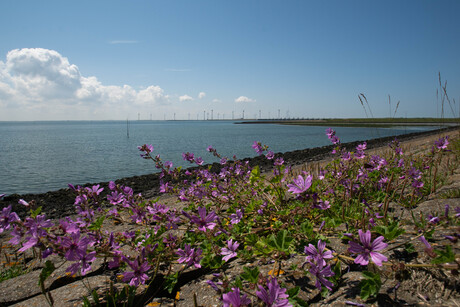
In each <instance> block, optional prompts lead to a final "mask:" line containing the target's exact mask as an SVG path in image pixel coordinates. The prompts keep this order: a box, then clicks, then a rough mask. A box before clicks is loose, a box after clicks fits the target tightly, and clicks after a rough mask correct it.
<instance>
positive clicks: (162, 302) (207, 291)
mask: <svg viewBox="0 0 460 307" xmlns="http://www.w3.org/2000/svg"><path fill="white" fill-rule="evenodd" d="M458 133H459V129H458V128H447V129H442V130H435V131H428V132H420V133H412V134H408V135H402V136H398V137H397V139H398V140H400V141H401V143H402V144H403V145H404V148H405V149H404V150H405V152H406V150H407V152H409V151H414V152H417V151H418V150H422V151H423V150H428V149H429V148H431V146H432V144H433V141H434V140H436V139H437V138H439V136H440V135H446V134H449V135H452V136H453V135H456V136H457V137H458ZM393 139H394V137H388V138H380V139H374V140H368V141H367V144H368V148H369V150H370V151H369V152H370V154H372V152H375V151H380V150H382V149H385V148H387V145H388V143H389V142H390V141H392V140H393ZM361 142H362V141H359V142H353V143H348V144H344V145H345V147H347V148H348V149H350V150H352V149H354V148H355V147H356V145H357V144H359V143H361ZM331 150H332V146H325V147H319V148H311V149H305V150H298V151H294V152H287V153H278V154H276V155H277V156H282V157H283V158H284V159H285V160H286V162H287V163H288V164H290V165H293V166H294V167H295V166H301V165H304V164H305V163H306V162H313V161H318V162H319V163H321V162H323V161H327V159H328V158H330V152H331ZM247 160H249V162H250V164H251V165H259V166H260V168H261V170H262V171H269V170H270V169H271V161H268V160H267V159H265V158H264V157H257V158H252V159H247ZM315 163H316V162H315ZM211 168H212V170H214V171H217V170H218V168H219V165H218V164H215V165H211ZM116 182H117V183H119V184H123V185H128V186H131V187H132V188H133V189H134V191H135V193H142V194H143V195H145V196H147V197H156V196H159V195H160V193H159V178H158V174H151V175H146V176H136V177H130V178H123V179H120V180H117V181H116ZM100 184H101V186H103V187H105V188H106V190H108V189H107V185H108V183H100ZM88 185H92V184H88ZM459 188H460V170H459V169H455V170H452V176H451V177H450V178H449V180H448V182H446V185H445V186H443V187H441V188H440V189H439V191H438V192H437V193H435V194H432V195H430V197H429V198H427V199H426V200H425V201H423V202H422V203H420V204H418V205H417V207H416V208H414V209H413V213H414V214H415V216H419V215H420V216H426V215H427V214H430V213H431V212H433V211H437V212H443V210H444V207H445V205H446V204H448V205H449V206H451V208H454V207H456V206H458V205H459V198H455V195H454V196H452V197H450V198H446V197H444V196H443V195H450V194H448V193H447V194H446V192H448V191H456V190H458V189H459ZM74 197H75V196H74V193H73V191H72V190H70V189H61V190H59V191H53V192H48V193H44V194H28V195H9V196H6V197H4V199H3V200H2V201H1V206H7V205H8V204H12V205H13V206H14V210H15V211H17V212H19V213H21V212H22V214H25V210H24V207H23V206H22V205H19V204H17V201H18V200H19V199H21V198H22V199H25V200H26V201H32V200H35V201H36V202H37V204H39V205H42V206H43V209H44V211H45V212H46V213H47V215H48V216H49V217H51V218H59V217H62V216H65V215H71V214H74V209H73V202H74ZM391 209H392V210H395V212H396V213H395V214H396V215H398V216H403V215H404V214H403V213H402V211H397V210H404V209H402V208H398V207H395V208H391ZM20 210H22V211H20ZM407 217H408V215H406V218H407ZM111 227H113V229H111V231H114V232H120V231H126V230H129V231H133V230H135V229H136V226H135V225H133V224H126V225H124V226H123V225H115V224H114V225H112V226H111ZM404 227H405V230H406V232H407V234H404V235H403V236H401V238H399V239H398V240H396V241H392V242H389V244H390V245H389V248H388V250H389V251H390V250H393V249H395V248H396V247H397V246H398V245H400V244H401V242H404V241H407V240H408V239H410V235H411V232H412V228H411V225H410V223H409V222H408V224H407V225H405V226H404ZM340 231H344V229H341V230H340ZM449 231H450V230H449V229H446V230H444V231H442V232H441V233H440V236H438V238H437V240H439V241H440V240H443V239H444V237H443V236H444V235H450V234H451V232H449ZM4 235H5V234H0V242H1V239H2V237H3V236H4ZM413 243H414V244H415V245H416V248H417V249H419V250H421V249H422V247H420V246H421V245H422V243H421V242H419V240H414V242H413ZM329 245H330V247H331V248H332V249H333V250H336V251H341V248H343V244H342V242H341V240H339V239H337V238H335V239H334V238H331V242H330V244H329ZM5 246H6V245H5ZM453 248H454V252H455V253H456V254H458V252H459V250H458V244H457V245H454V247H453ZM7 252H8V254H9V249H8V248H4V249H3V251H2V254H1V255H0V259H1V260H4V259H3V258H1V256H3V255H5V256H6V254H7ZM342 252H343V251H342ZM403 252H404V250H402V251H401V252H400V251H399V250H395V251H394V252H391V253H390V252H388V256H389V257H390V258H391V259H390V260H391V261H405V262H407V263H409V262H411V261H412V262H413V259H412V258H410V257H409V256H411V255H412V254H409V255H406V254H404V253H403ZM9 255H10V256H9V257H10V258H9V259H10V261H11V259H13V258H12V257H13V255H14V253H13V252H12V253H11V254H9ZM390 255H391V256H390ZM30 256H31V255H30V252H29V254H27V253H26V254H25V256H24V261H28V264H27V265H28V266H29V267H30V269H31V271H30V272H29V273H27V274H25V275H21V276H18V277H16V278H12V279H8V280H6V281H4V282H2V283H1V286H0V306H47V303H46V301H45V297H44V296H43V295H42V294H41V289H40V288H39V287H38V284H37V280H38V278H39V274H40V272H41V268H42V267H43V265H44V264H43V262H36V261H33V260H31V259H32V258H31V257H30ZM405 257H406V258H407V257H409V258H407V259H406V258H405ZM304 259H305V256H304V255H294V256H293V257H291V258H290V259H289V260H287V262H286V263H285V264H284V265H285V266H286V267H289V266H297V267H301V266H302V264H303V263H304V261H305V260H304ZM411 259H412V260H411ZM424 260H425V262H429V260H430V259H424ZM51 261H52V262H54V263H55V266H56V267H57V268H58V269H57V270H56V271H55V272H53V274H52V275H51V276H50V277H49V279H48V280H47V282H46V287H47V289H48V290H49V291H50V292H51V294H52V297H53V298H54V301H55V306H82V299H81V298H82V297H85V296H86V297H87V296H89V292H88V289H87V288H86V287H87V286H88V285H89V286H90V287H91V288H92V289H96V290H98V291H99V292H104V291H106V290H104V289H106V288H107V285H108V283H109V282H110V280H112V279H110V278H111V277H110V276H112V275H111V271H110V270H108V269H107V268H106V266H105V265H104V264H103V262H102V259H98V260H97V261H95V262H94V264H93V270H92V271H91V272H90V273H89V274H88V275H86V276H85V278H84V279H82V278H81V277H75V278H72V277H70V276H68V275H67V274H66V273H65V270H66V268H67V267H68V265H64V261H63V260H62V259H60V258H59V257H57V256H53V258H52V259H51ZM248 265H250V266H251V265H252V266H254V265H257V266H259V267H260V271H261V273H263V275H264V276H266V275H268V274H269V271H270V270H271V269H273V264H272V263H271V262H263V261H262V262H261V261H259V262H257V263H253V264H248V263H245V262H243V261H241V260H236V261H232V262H230V263H229V267H228V269H227V270H226V274H227V275H228V276H229V278H230V279H234V278H236V276H239V275H241V274H242V273H243V272H244V267H245V266H248ZM359 270H360V268H359V267H358V266H356V265H351V266H350V269H349V270H348V271H347V272H344V274H343V276H342V278H341V281H340V283H341V284H340V287H339V288H338V289H337V290H336V291H334V292H333V293H331V295H330V296H329V297H327V298H325V299H324V298H322V297H321V294H320V293H319V292H318V291H315V290H314V289H315V288H314V287H313V280H312V279H309V278H307V277H305V276H301V277H296V275H293V276H292V278H291V279H289V278H287V277H284V276H283V277H282V278H284V281H285V282H286V283H287V284H288V285H289V286H290V287H293V286H295V285H301V286H302V291H301V295H303V297H302V299H305V300H306V301H308V302H309V303H310V306H349V305H355V306H365V305H364V303H365V302H364V301H363V300H362V299H361V298H360V297H359V295H360V282H361V280H362V274H361V272H360V271H359ZM410 272H411V275H410V277H408V278H405V279H404V281H403V282H400V281H399V280H398V279H397V278H395V276H393V275H390V274H391V270H390V269H388V270H387V271H385V274H387V275H385V276H386V279H385V281H384V283H383V285H382V289H381V290H380V294H379V295H378V297H377V298H376V299H375V300H373V301H372V303H371V304H370V306H458V304H457V303H458V302H459V299H460V296H459V293H460V288H459V287H460V284H459V283H458V278H457V277H458V276H457V275H455V276H457V277H454V275H453V273H450V272H449V271H441V270H428V269H420V270H415V269H414V270H411V271H410ZM212 278H213V275H212V272H211V271H209V270H207V269H191V270H188V271H187V272H185V273H183V275H182V277H181V279H180V280H179V281H178V283H177V285H176V287H175V288H174V291H173V292H172V294H168V293H166V292H165V293H163V292H161V293H156V294H155V295H154V296H155V298H154V299H153V301H152V302H151V303H150V304H149V305H148V306H184V307H188V306H193V301H194V300H196V301H197V302H198V303H197V306H221V305H222V303H221V301H220V300H219V298H220V296H219V295H217V294H216V292H215V291H214V290H213V289H212V288H211V287H210V286H209V285H208V284H207V283H206V282H207V280H211V279H212ZM112 281H113V280H112ZM156 282H161V280H160V279H158V280H154V281H153V283H156ZM116 285H117V286H120V283H116ZM396 290H397V291H396ZM144 291H146V286H139V287H138V289H137V291H136V293H138V296H142V295H144V294H145V293H144ZM143 293H144V294H143ZM148 294H149V293H148Z"/></svg>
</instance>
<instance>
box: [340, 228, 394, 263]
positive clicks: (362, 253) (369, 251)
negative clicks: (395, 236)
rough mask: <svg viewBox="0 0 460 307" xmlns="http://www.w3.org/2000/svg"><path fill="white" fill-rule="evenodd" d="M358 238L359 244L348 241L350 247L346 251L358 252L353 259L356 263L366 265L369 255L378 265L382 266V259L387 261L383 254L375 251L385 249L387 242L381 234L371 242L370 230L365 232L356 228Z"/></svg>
mask: <svg viewBox="0 0 460 307" xmlns="http://www.w3.org/2000/svg"><path fill="white" fill-rule="evenodd" d="M358 235H359V240H360V241H361V244H359V243H356V242H353V241H350V242H349V243H350V247H349V248H348V251H349V252H350V253H353V254H358V256H357V257H356V259H355V263H356V264H360V265H367V264H368V263H369V256H370V257H371V260H372V262H374V263H375V264H376V265H378V266H382V262H383V261H388V258H387V257H385V256H384V255H382V254H380V253H377V252H378V251H381V250H382V249H385V248H386V247H387V246H388V244H386V243H384V242H383V239H384V238H383V236H380V237H378V238H376V239H375V240H374V242H371V232H370V230H367V231H366V232H365V233H363V231H362V230H361V229H359V230H358Z"/></svg>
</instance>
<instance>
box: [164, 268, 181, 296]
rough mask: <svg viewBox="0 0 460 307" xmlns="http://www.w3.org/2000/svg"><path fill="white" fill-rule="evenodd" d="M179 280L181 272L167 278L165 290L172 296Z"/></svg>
mask: <svg viewBox="0 0 460 307" xmlns="http://www.w3.org/2000/svg"><path fill="white" fill-rule="evenodd" d="M178 280H179V272H176V273H174V274H171V275H168V276H166V277H165V289H166V290H168V292H169V293H170V294H171V293H172V291H173V290H174V287H175V286H176V284H177V281H178Z"/></svg>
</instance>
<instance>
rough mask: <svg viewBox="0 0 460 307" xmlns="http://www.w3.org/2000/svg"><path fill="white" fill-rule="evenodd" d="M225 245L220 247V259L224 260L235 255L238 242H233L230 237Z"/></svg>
mask: <svg viewBox="0 0 460 307" xmlns="http://www.w3.org/2000/svg"><path fill="white" fill-rule="evenodd" d="M227 246H228V248H227V247H223V248H221V253H220V254H221V255H222V256H224V257H223V258H222V260H224V261H225V262H227V261H229V260H230V259H232V258H233V257H236V256H237V254H236V250H237V249H238V246H240V243H238V242H236V241H235V242H233V239H230V240H228V241H227Z"/></svg>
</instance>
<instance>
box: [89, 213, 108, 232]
mask: <svg viewBox="0 0 460 307" xmlns="http://www.w3.org/2000/svg"><path fill="white" fill-rule="evenodd" d="M104 220H105V216H104V215H102V216H100V217H98V218H97V219H96V220H95V221H94V222H93V223H92V224H91V225H89V227H88V229H89V230H92V231H97V230H100V229H101V227H102V223H103V222H104Z"/></svg>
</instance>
